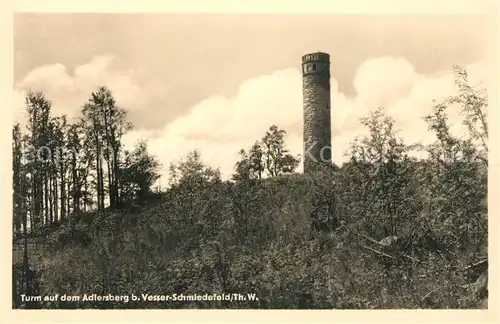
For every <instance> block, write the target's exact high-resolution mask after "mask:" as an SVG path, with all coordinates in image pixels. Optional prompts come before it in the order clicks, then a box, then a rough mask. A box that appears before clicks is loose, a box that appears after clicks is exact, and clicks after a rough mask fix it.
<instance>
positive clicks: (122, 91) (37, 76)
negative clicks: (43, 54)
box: [14, 55, 146, 120]
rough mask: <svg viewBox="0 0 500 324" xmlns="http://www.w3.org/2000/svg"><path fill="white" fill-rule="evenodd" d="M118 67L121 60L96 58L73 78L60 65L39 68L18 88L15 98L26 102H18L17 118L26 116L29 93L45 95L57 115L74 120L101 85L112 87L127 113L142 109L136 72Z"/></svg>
mask: <svg viewBox="0 0 500 324" xmlns="http://www.w3.org/2000/svg"><path fill="white" fill-rule="evenodd" d="M117 63H119V61H118V59H117V58H116V57H114V56H112V55H101V56H96V57H94V58H93V59H92V60H91V61H90V62H89V63H87V64H84V65H80V66H77V67H76V68H75V70H74V72H73V74H72V75H71V74H70V73H69V71H68V69H67V68H66V67H65V66H64V65H61V64H59V63H57V64H53V65H44V66H40V67H37V68H35V69H34V70H32V71H31V72H30V73H28V75H26V77H25V78H24V79H23V80H22V81H21V82H19V83H18V84H16V85H15V94H14V97H15V98H17V99H19V98H23V99H22V100H17V99H16V102H19V104H18V105H16V107H15V110H14V118H15V119H16V120H17V119H18V118H19V117H20V116H21V115H23V114H24V110H25V107H24V97H25V95H26V93H27V91H29V90H32V91H43V92H45V94H46V96H47V98H48V99H49V100H50V101H51V102H52V108H53V113H54V114H55V115H61V114H67V115H68V117H70V118H71V117H76V116H78V115H79V112H80V108H81V106H82V105H83V103H85V101H86V100H88V98H89V97H90V93H91V92H93V91H95V90H96V89H97V88H98V87H99V86H100V85H106V86H108V87H109V88H110V89H111V90H112V91H113V93H114V94H115V96H116V97H117V98H119V99H120V100H119V103H120V104H122V105H123V106H124V107H126V108H127V109H130V110H135V109H140V108H141V105H142V104H144V102H145V99H146V96H145V93H144V92H143V90H142V89H141V87H139V86H138V85H137V84H136V83H135V81H134V73H133V71H132V70H122V69H119V68H118V67H117Z"/></svg>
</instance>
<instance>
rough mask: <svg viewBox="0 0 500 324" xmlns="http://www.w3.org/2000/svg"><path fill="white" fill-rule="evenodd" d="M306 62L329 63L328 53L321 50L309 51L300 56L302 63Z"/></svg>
mask: <svg viewBox="0 0 500 324" xmlns="http://www.w3.org/2000/svg"><path fill="white" fill-rule="evenodd" d="M308 62H325V63H330V54H328V53H323V52H316V53H310V54H306V55H304V56H302V64H304V63H308Z"/></svg>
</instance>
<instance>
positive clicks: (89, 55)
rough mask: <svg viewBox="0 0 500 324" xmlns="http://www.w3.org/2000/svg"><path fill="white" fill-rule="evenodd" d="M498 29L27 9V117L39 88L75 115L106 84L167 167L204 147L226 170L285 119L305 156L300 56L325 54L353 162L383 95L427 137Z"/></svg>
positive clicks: (19, 85) (23, 38) (413, 21)
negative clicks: (431, 122)
mask: <svg viewBox="0 0 500 324" xmlns="http://www.w3.org/2000/svg"><path fill="white" fill-rule="evenodd" d="M487 28H488V26H487V20H486V19H485V18H484V17H483V16H479V15H476V16H474V15H470V16H464V15H449V16H444V15H414V16H408V15H406V16H402V15H399V16H397V15H386V16H381V15H377V16H375V15H373V16H369V15H345V14H344V15H341V14H323V15H312V14H309V15H304V14H294V15H291V14H266V15H264V14H218V15H215V14H16V15H15V20H14V49H15V56H14V61H15V64H14V79H15V80H14V81H15V100H16V106H15V110H14V114H15V116H16V117H15V118H16V119H17V120H19V119H20V118H21V116H22V114H23V111H24V106H23V98H24V95H25V93H26V91H27V90H29V89H31V90H34V91H44V92H45V93H46V94H47V96H48V98H49V99H50V100H51V101H52V103H53V111H54V114H56V115H59V114H67V115H68V116H70V117H76V116H78V115H79V111H80V107H81V106H82V104H83V103H84V102H85V101H86V100H87V99H88V98H89V95H90V93H91V91H94V90H95V89H96V88H97V87H98V86H99V85H100V84H105V85H107V86H108V87H109V88H110V89H111V90H112V91H113V93H114V94H115V97H116V99H117V101H118V103H119V104H120V105H121V106H123V107H125V108H127V109H128V110H129V115H130V119H131V121H132V122H133V123H134V125H135V130H134V131H133V132H131V133H130V134H128V135H127V137H126V139H125V140H126V142H127V143H128V145H131V144H133V143H134V142H135V140H136V139H138V138H145V139H147V140H148V143H149V148H150V151H151V152H152V153H153V154H155V155H156V156H157V157H159V158H160V159H161V161H162V162H163V164H164V166H165V168H167V167H168V164H169V162H170V161H177V160H178V159H179V158H181V157H183V156H184V155H185V154H186V153H187V152H189V151H190V150H192V149H195V148H196V149H199V150H200V151H201V153H202V156H203V159H204V160H205V162H206V163H208V164H210V165H213V166H216V167H220V168H221V171H222V173H223V175H225V176H227V175H229V174H230V173H231V172H232V171H233V166H234V163H235V162H236V160H237V152H238V150H239V149H240V148H248V147H249V146H251V144H252V143H253V142H254V141H255V140H257V139H259V138H260V137H261V136H262V135H263V134H264V133H265V131H266V129H267V128H268V127H269V126H270V125H272V124H277V125H279V126H280V127H282V128H284V129H285V130H286V131H287V132H288V135H287V144H288V146H289V148H290V149H291V150H292V152H294V153H297V154H300V153H301V151H302V145H301V142H302V131H301V127H302V92H301V91H302V89H301V87H302V81H301V74H300V67H301V66H300V64H301V56H302V55H303V54H306V53H309V52H315V51H323V52H328V53H330V55H331V74H332V80H331V82H332V127H333V146H334V148H333V149H334V159H335V160H336V161H337V162H340V161H342V152H343V151H344V150H345V149H347V147H348V144H349V142H350V141H352V140H353V139H354V137H355V136H356V135H358V134H362V133H363V128H362V127H360V125H359V122H358V119H359V118H360V117H362V116H365V115H367V113H368V112H369V111H370V109H374V108H377V107H378V106H383V107H385V108H386V109H387V112H388V114H389V115H391V116H392V117H393V118H394V119H395V120H396V125H397V127H398V128H399V129H401V132H400V136H401V137H403V138H404V139H405V140H407V141H409V142H415V141H426V140H428V136H427V137H426V135H427V134H426V133H427V130H426V126H425V124H424V123H423V121H421V120H420V119H419V118H420V117H423V116H424V115H426V114H427V113H429V111H430V107H431V106H430V105H431V103H432V100H433V99H437V100H439V99H440V98H443V97H446V96H448V95H450V94H453V93H454V88H453V78H452V74H451V69H452V67H453V65H454V64H458V65H460V66H462V67H465V68H467V69H468V71H469V73H470V74H471V80H472V82H474V83H477V82H481V81H483V82H486V80H485V78H486V76H487V71H488V66H487V62H486V60H487V53H488V46H489V44H488V40H489V39H491V37H490V36H489V33H488V29H487Z"/></svg>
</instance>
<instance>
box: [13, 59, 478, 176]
mask: <svg viewBox="0 0 500 324" xmlns="http://www.w3.org/2000/svg"><path fill="white" fill-rule="evenodd" d="M115 61H116V59H115V58H114V57H112V56H101V57H97V58H94V59H93V60H92V61H91V62H89V63H88V64H86V65H83V66H80V67H77V68H76V69H75V71H74V74H73V75H70V74H69V73H68V71H67V69H66V68H65V67H64V66H62V65H59V64H56V65H52V66H44V67H39V68H37V69H35V70H33V71H32V72H31V73H30V74H29V75H28V76H27V77H26V78H25V79H24V80H23V81H22V82H21V83H20V84H19V85H17V89H18V90H19V92H18V99H19V102H20V104H22V103H21V102H22V100H21V98H22V97H23V96H22V93H21V92H20V91H22V90H23V89H24V90H25V89H27V88H33V89H34V90H42V91H46V93H47V96H48V98H50V99H51V100H52V101H53V103H54V110H55V113H56V114H60V113H69V114H70V115H72V114H75V113H76V112H77V111H78V110H79V107H80V105H81V104H82V103H83V102H84V101H85V100H86V99H87V98H88V95H89V94H90V92H91V91H93V90H95V88H96V86H97V85H99V84H106V85H107V86H109V87H110V89H111V90H112V91H113V92H114V94H115V97H116V99H117V102H118V103H119V104H122V105H123V106H125V107H127V108H129V109H140V107H141V104H143V103H144V100H147V96H148V91H147V89H142V88H141V87H139V86H138V85H137V84H136V83H135V82H134V73H133V71H127V70H120V69H117V68H116V67H115V65H114V63H115ZM465 68H467V70H468V71H469V73H470V79H471V81H474V82H476V81H480V80H484V79H485V77H486V67H485V64H484V63H483V62H477V63H474V64H471V65H469V66H466V67H465ZM486 81H487V80H484V82H486ZM353 82H354V85H355V88H356V91H357V95H356V96H355V97H354V98H348V97H346V96H345V95H344V94H343V93H340V92H338V87H337V81H336V80H335V79H334V78H332V80H331V83H332V87H331V88H332V94H331V96H332V126H333V127H332V128H333V129H334V133H333V134H332V135H333V146H334V147H333V150H334V159H335V161H336V162H342V161H343V160H344V158H343V152H344V151H345V150H346V149H348V147H349V143H350V142H351V141H352V140H353V139H354V138H355V137H356V136H357V135H360V134H365V133H366V129H365V128H363V127H361V125H360V123H359V121H358V119H359V118H360V117H363V116H366V115H367V114H368V113H369V111H370V109H375V108H377V107H378V106H383V107H385V108H386V111H387V112H388V114H389V115H390V116H392V117H393V118H394V119H395V121H396V127H397V128H398V129H400V130H401V131H400V134H399V135H400V136H401V137H403V139H405V140H406V141H408V142H416V141H423V142H429V141H430V140H432V136H429V133H428V132H427V126H426V124H425V123H424V122H423V121H422V119H421V118H422V117H423V116H425V115H427V114H428V113H429V112H430V109H431V105H432V100H433V99H436V100H439V99H442V98H444V97H446V96H449V95H451V94H453V93H454V91H455V90H454V87H453V76H452V74H451V66H450V71H446V73H441V74H439V75H436V76H424V75H420V74H418V73H417V72H415V70H414V68H413V66H412V65H411V64H410V63H409V62H408V61H407V60H405V59H404V58H393V57H381V58H373V59H369V60H367V61H366V62H364V63H363V64H362V65H361V66H360V67H359V69H358V70H357V73H356V76H355V78H354V80H353ZM454 115H455V116H454V117H455V118H456V117H457V116H456V115H457V110H455V113H454ZM272 124H276V125H278V126H279V127H281V128H284V129H285V130H287V131H289V132H288V134H287V138H286V142H287V145H288V147H289V148H290V150H291V151H292V152H293V153H295V154H301V153H302V148H303V147H302V132H301V128H302V80H301V74H300V71H299V70H296V69H287V70H282V71H277V72H275V73H272V74H269V75H263V76H260V77H257V78H254V79H251V80H248V81H246V82H245V83H243V84H241V85H240V87H239V90H238V92H237V94H236V95H235V96H234V97H231V98H226V97H220V96H214V97H210V98H207V99H205V100H203V101H201V102H199V103H198V104H196V105H195V106H193V107H191V108H190V109H189V110H188V111H187V113H186V114H185V115H184V116H182V117H180V118H178V119H176V120H174V121H173V122H171V123H169V124H168V125H165V126H164V128H163V129H162V130H161V131H155V132H152V131H146V130H135V131H132V132H131V133H129V134H127V135H126V137H125V142H126V145H127V146H129V147H130V146H131V145H132V144H133V143H134V142H135V141H136V140H137V139H139V138H144V139H147V140H148V147H149V150H150V152H151V153H153V154H155V155H156V156H157V157H158V158H159V159H160V160H161V161H162V163H163V165H164V170H163V174H164V176H165V177H166V176H167V170H168V165H169V163H170V162H175V161H178V160H179V159H180V158H182V157H184V156H185V155H186V154H187V153H188V152H189V151H191V150H193V149H199V150H200V152H201V153H202V158H203V160H204V161H205V162H206V163H207V164H209V165H211V166H214V167H220V168H221V171H222V174H223V176H224V177H228V176H229V175H230V174H231V173H232V172H233V167H234V164H235V162H236V161H237V158H238V155H237V153H238V151H239V150H240V149H241V148H245V149H247V148H249V147H250V146H251V145H252V144H253V142H255V141H256V140H258V139H260V138H261V137H262V135H264V133H265V131H266V130H267V129H268V127H269V126H270V125H272ZM455 131H459V127H456V129H455ZM300 169H301V168H300Z"/></svg>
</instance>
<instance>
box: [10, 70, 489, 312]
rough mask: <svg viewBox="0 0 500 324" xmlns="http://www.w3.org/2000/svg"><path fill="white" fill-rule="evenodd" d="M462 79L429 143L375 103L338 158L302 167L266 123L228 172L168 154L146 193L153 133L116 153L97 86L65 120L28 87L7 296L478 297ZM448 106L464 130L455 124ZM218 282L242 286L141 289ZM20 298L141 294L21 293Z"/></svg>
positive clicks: (239, 304) (473, 300)
mask: <svg viewBox="0 0 500 324" xmlns="http://www.w3.org/2000/svg"><path fill="white" fill-rule="evenodd" d="M456 84H457V95H455V96H453V97H451V98H448V99H447V100H445V101H443V102H439V103H435V105H434V109H433V112H432V114H431V115H430V116H428V117H427V118H426V119H425V120H426V121H427V123H428V125H429V131H430V132H433V133H434V134H435V135H436V141H435V143H433V144H432V145H428V146H422V145H414V144H412V143H404V142H403V140H402V139H400V138H398V136H397V132H396V130H395V129H396V126H397V125H394V121H393V120H392V119H391V118H389V117H387V116H386V115H385V114H384V112H383V109H378V110H374V111H373V112H372V113H371V114H370V115H369V116H367V117H366V118H363V119H362V120H361V122H362V124H363V125H364V126H365V127H367V128H368V129H369V135H368V136H366V137H361V138H358V139H356V141H354V142H353V143H352V146H351V149H350V150H349V152H346V154H348V157H349V160H348V162H346V163H344V164H343V165H342V166H333V167H323V168H318V171H317V172H316V173H315V174H312V175H304V174H298V173H294V170H295V169H296V167H297V165H298V163H299V162H298V161H299V160H298V157H296V156H293V155H292V154H290V153H289V152H288V151H287V150H286V145H285V143H284V140H283V139H284V130H280V129H279V128H278V127H276V126H272V127H270V129H269V131H268V132H267V133H266V134H264V136H263V138H262V139H261V140H259V141H257V142H255V144H254V145H253V146H251V147H250V149H249V150H248V151H247V150H242V151H241V152H240V155H241V159H240V161H239V162H238V163H237V164H236V166H235V173H234V175H233V177H232V179H231V180H229V181H226V180H223V179H221V176H220V172H219V171H218V170H217V169H213V168H211V167H209V166H207V165H204V163H203V162H202V160H201V156H200V154H199V153H198V152H197V151H194V152H192V153H191V154H189V155H188V156H187V157H186V158H185V159H183V160H181V161H179V162H178V163H175V164H172V165H171V166H170V173H171V177H170V179H171V184H170V187H169V188H168V189H167V190H165V191H162V192H154V190H153V189H152V185H153V183H154V181H155V180H156V179H157V177H158V168H159V166H160V165H159V162H158V161H157V160H156V159H155V158H154V157H153V156H151V155H150V154H149V153H148V152H147V143H146V142H144V141H141V142H139V143H138V144H137V146H136V148H135V150H133V151H124V150H123V147H122V143H121V137H122V136H123V134H125V132H127V131H128V130H130V129H131V124H130V123H129V122H128V121H127V116H126V111H125V110H124V109H122V108H119V107H118V106H117V105H116V103H115V101H114V99H113V96H112V93H111V92H110V91H109V90H108V89H107V88H105V87H101V88H99V89H98V91H96V92H95V93H93V94H92V96H91V99H90V100H89V101H88V102H87V103H86V104H85V105H84V108H83V109H82V117H81V118H80V119H79V120H78V121H76V122H75V123H73V124H70V123H69V122H68V121H67V119H66V118H65V117H64V116H63V117H52V116H51V114H50V102H49V101H48V100H47V99H46V98H45V96H44V95H43V94H41V93H31V94H29V95H28V96H27V98H26V104H27V112H28V116H29V123H28V129H27V131H25V132H23V131H21V129H20V127H19V125H15V126H14V128H13V170H14V175H13V177H14V178H13V185H14V195H13V202H14V217H13V228H14V235H15V239H14V260H13V261H14V262H13V273H14V278H13V279H14V280H13V307H15V308H19V307H26V308H40V307H41V308H316V309H317V308H329V309H331V308H340V309H346V308H350V309H360V308H369V309H372V308H480V307H484V306H485V304H484V302H485V298H487V269H486V270H484V269H480V270H478V269H479V268H481V267H483V268H484V265H485V264H486V268H487V260H486V261H485V259H487V233H488V231H487V226H488V221H487V215H488V210H487V170H488V147H487V140H488V128H487V117H486V111H487V96H486V91H485V90H483V89H477V88H474V87H471V86H470V85H469V84H468V81H467V73H466V72H465V71H463V70H461V69H459V68H457V69H456ZM451 105H458V106H459V107H460V108H461V111H462V115H463V117H464V123H465V125H466V126H467V127H468V129H469V136H468V137H467V138H457V137H456V136H454V135H453V134H452V133H451V132H450V125H449V123H448V119H447V116H448V115H447V109H448V108H449V107H450V106H451ZM40 147H49V148H50V149H51V150H46V151H43V152H42V153H40V156H41V158H43V159H44V161H45V162H43V161H41V159H33V158H29V156H30V155H33V154H34V153H36V152H37V150H38V151H39V149H38V148H40ZM103 148H106V149H103ZM47 152H58V154H59V155H57V154H52V156H50V154H48V153H47ZM415 152H420V153H422V152H423V153H425V154H426V157H425V158H422V157H420V158H416V157H415V154H413V153H415ZM61 156H64V158H61ZM99 157H101V158H99ZM37 236H43V237H44V238H45V239H43V240H42V241H41V242H39V243H36V242H34V240H35V237H37ZM28 237H32V238H30V239H28ZM30 240H31V241H30ZM30 242H31V243H30ZM19 247H20V248H19ZM478 277H479V279H478ZM213 293H218V294H228V293H229V294H233V293H236V294H242V295H244V296H246V297H247V298H246V300H233V301H227V300H215V301H207V300H198V301H189V300H188V301H182V302H172V301H146V300H143V296H142V295H141V294H149V295H166V294H169V295H173V294H179V295H181V294H183V295H185V296H187V295H189V294H200V295H203V294H213ZM21 294H26V295H55V294H59V296H61V295H64V294H65V295H69V296H83V295H84V294H97V295H108V294H112V295H129V296H130V295H131V294H135V295H137V296H138V297H139V300H138V301H132V300H131V299H130V300H128V302H125V301H123V300H122V301H115V302H110V301H107V302H100V301H92V302H91V301H83V300H81V299H80V300H79V301H71V302H69V301H61V300H60V298H59V300H58V301H42V302H28V303H26V302H24V301H22V300H21V298H20V295H21ZM247 294H255V297H256V298H251V297H250V296H251V295H247Z"/></svg>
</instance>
